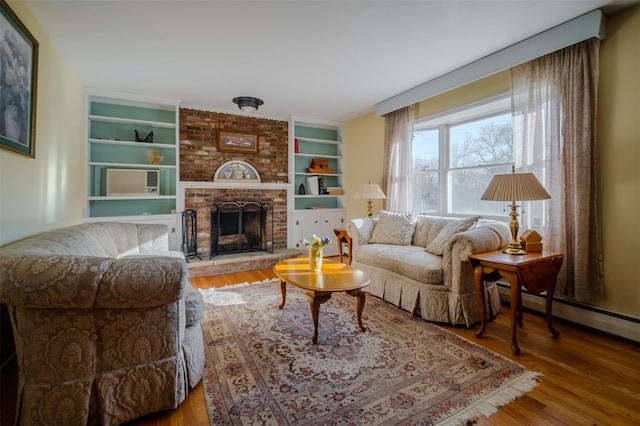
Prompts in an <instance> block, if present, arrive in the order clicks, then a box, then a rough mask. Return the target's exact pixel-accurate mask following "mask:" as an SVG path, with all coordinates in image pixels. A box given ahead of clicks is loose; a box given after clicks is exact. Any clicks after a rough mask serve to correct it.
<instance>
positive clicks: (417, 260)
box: [354, 244, 443, 284]
mask: <svg viewBox="0 0 640 426" xmlns="http://www.w3.org/2000/svg"><path fill="white" fill-rule="evenodd" d="M354 258H356V259H358V262H359V263H363V264H367V265H371V266H375V267H377V268H383V269H387V270H389V271H393V272H396V273H398V274H401V275H404V276H406V277H409V278H412V279H414V280H416V281H420V282H423V283H426V284H442V282H443V278H442V256H435V255H433V254H431V253H427V252H426V251H425V249H424V247H417V246H401V245H397V244H365V245H362V246H359V247H356V248H355V249H354Z"/></svg>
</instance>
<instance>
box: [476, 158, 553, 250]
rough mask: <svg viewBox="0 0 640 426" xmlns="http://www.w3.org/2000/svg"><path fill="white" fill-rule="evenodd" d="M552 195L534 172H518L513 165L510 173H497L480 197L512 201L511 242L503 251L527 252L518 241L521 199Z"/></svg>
mask: <svg viewBox="0 0 640 426" xmlns="http://www.w3.org/2000/svg"><path fill="white" fill-rule="evenodd" d="M549 198H551V195H549V193H548V192H547V191H546V190H545V189H544V187H543V186H542V185H541V184H540V182H539V181H538V179H536V177H535V176H534V174H533V173H516V171H515V167H513V166H512V167H511V173H510V174H504V175H495V176H494V177H493V179H492V180H491V182H490V183H489V186H488V187H487V189H486V190H485V191H484V194H482V197H480V199H481V200H490V201H511V212H510V213H509V216H511V221H510V222H509V228H510V229H511V242H510V243H509V246H508V247H507V248H506V249H504V250H503V251H504V252H505V253H507V254H527V252H526V251H525V250H524V249H523V248H522V245H521V244H520V243H519V242H518V227H519V224H518V216H519V214H518V211H517V208H518V207H520V206H519V205H516V200H519V201H534V200H548V199H549Z"/></svg>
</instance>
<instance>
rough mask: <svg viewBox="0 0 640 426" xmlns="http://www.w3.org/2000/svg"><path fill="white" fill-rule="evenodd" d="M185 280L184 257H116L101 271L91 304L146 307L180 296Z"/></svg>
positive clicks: (96, 305) (173, 300) (101, 306)
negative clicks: (102, 273) (96, 292)
mask: <svg viewBox="0 0 640 426" xmlns="http://www.w3.org/2000/svg"><path fill="white" fill-rule="evenodd" d="M186 281H187V263H186V262H185V261H184V260H183V259H179V258H172V257H161V256H136V257H130V258H123V259H118V260H115V261H114V262H113V263H112V264H111V265H110V266H109V269H107V271H106V272H105V274H104V277H103V278H102V282H101V284H100V287H99V288H98V294H97V295H96V301H95V304H94V307H96V308H116V309H117V308H148V307H152V306H161V305H165V304H168V303H173V302H175V301H177V300H178V299H180V298H181V297H182V294H183V293H184V287H185V283H186Z"/></svg>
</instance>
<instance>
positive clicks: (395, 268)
mask: <svg viewBox="0 0 640 426" xmlns="http://www.w3.org/2000/svg"><path fill="white" fill-rule="evenodd" d="M347 233H348V234H349V236H350V237H351V238H352V242H351V244H352V251H353V259H352V262H351V266H353V267H355V268H357V269H360V270H362V271H365V272H367V273H368V274H369V275H370V277H371V284H370V285H369V286H368V287H367V288H366V291H367V292H369V293H370V294H372V295H374V296H376V297H379V298H381V299H383V300H385V301H387V302H389V303H392V304H394V305H395V306H398V307H400V308H402V309H404V310H406V311H409V312H410V313H411V314H412V315H419V316H421V317H422V318H424V319H425V320H428V321H434V322H444V323H451V324H456V325H457V324H464V325H466V326H467V327H469V326H471V325H472V324H474V323H476V322H478V321H480V308H479V304H478V295H477V293H476V289H475V286H474V281H473V268H472V267H471V263H470V262H469V260H468V257H469V254H471V253H479V252H485V251H491V250H497V249H499V248H501V247H503V246H505V245H506V244H508V243H509V240H510V238H511V237H510V236H511V234H510V231H509V227H508V226H507V225H506V224H504V223H502V222H498V221H490V220H482V219H480V218H479V217H472V218H466V219H458V218H446V217H435V216H428V215H423V214H399V213H391V212H387V211H382V212H381V213H380V215H379V217H373V218H370V217H363V218H358V219H353V220H351V221H349V222H348V223H347ZM486 291H487V293H488V294H487V298H486V299H487V301H488V304H489V307H488V309H487V312H488V313H489V316H495V314H497V312H498V311H499V309H500V298H499V295H498V290H497V288H496V287H495V283H490V284H487V290H486Z"/></svg>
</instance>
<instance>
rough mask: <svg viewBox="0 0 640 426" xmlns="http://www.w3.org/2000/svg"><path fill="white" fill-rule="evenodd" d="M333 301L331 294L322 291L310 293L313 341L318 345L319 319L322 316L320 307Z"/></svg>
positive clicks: (308, 296) (308, 293) (308, 295)
mask: <svg viewBox="0 0 640 426" xmlns="http://www.w3.org/2000/svg"><path fill="white" fill-rule="evenodd" d="M329 299H331V293H326V292H322V291H308V292H307V300H308V301H309V308H310V309H311V319H313V337H312V338H311V341H312V342H313V343H314V344H315V343H318V317H319V316H320V305H321V304H323V303H324V302H326V301H327V300H329Z"/></svg>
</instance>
